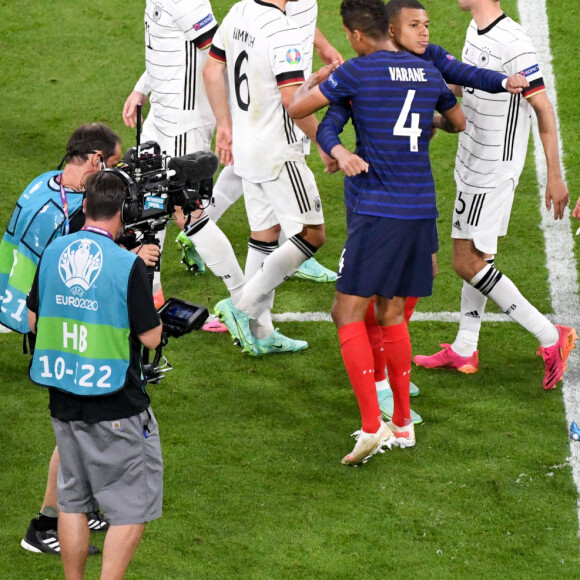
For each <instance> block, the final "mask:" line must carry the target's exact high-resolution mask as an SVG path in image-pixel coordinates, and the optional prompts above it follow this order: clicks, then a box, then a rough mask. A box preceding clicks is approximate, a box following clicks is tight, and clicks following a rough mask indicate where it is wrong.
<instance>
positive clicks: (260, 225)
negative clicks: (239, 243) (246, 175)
mask: <svg viewBox="0 0 580 580" xmlns="http://www.w3.org/2000/svg"><path fill="white" fill-rule="evenodd" d="M243 187H244V201H245V204H246V213H247V214H248V222H249V224H250V229H251V230H252V231H253V232H260V231H263V230H267V229H268V228H271V227H273V226H275V225H277V224H280V226H281V227H282V230H283V231H284V233H285V234H286V237H288V238H290V237H292V236H294V235H296V234H299V233H300V232H301V231H302V229H303V228H304V226H305V225H321V224H323V223H324V216H323V214H322V203H321V201H320V195H319V193H318V188H317V187H316V181H315V180H314V174H313V173H312V171H310V169H309V167H308V165H306V163H305V162H302V161H287V162H286V163H285V164H284V167H282V170H281V171H280V174H279V175H278V178H277V179H274V180H272V181H264V182H262V183H252V182H251V181H248V180H246V179H244V180H243Z"/></svg>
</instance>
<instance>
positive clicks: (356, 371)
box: [338, 322, 408, 433]
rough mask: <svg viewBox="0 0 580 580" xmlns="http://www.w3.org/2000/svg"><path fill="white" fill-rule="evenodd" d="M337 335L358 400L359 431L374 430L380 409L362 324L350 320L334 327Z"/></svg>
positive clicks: (370, 356) (376, 426)
mask: <svg viewBox="0 0 580 580" xmlns="http://www.w3.org/2000/svg"><path fill="white" fill-rule="evenodd" d="M338 337H339V339H340V350H341V353H342V360H343V361H344V366H345V367H346V372H347V373H348V378H349V379H350V383H351V385H352V389H353V391H354V394H355V396H356V399H357V401H358V406H359V409H360V414H361V418H362V430H363V431H364V432H365V433H376V432H377V431H378V430H379V428H380V426H381V423H380V416H381V411H380V409H379V401H378V399H377V391H376V389H375V374H374V372H373V367H374V363H373V351H372V349H371V345H370V342H369V337H368V335H367V331H366V328H365V323H364V322H353V323H351V324H347V325H345V326H342V327H341V328H339V329H338ZM407 389H408V387H407ZM407 395H408V392H407Z"/></svg>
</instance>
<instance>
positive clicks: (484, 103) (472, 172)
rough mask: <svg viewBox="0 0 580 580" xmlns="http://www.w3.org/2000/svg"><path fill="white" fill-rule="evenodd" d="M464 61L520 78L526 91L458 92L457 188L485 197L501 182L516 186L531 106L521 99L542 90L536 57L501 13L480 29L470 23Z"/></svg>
mask: <svg viewBox="0 0 580 580" xmlns="http://www.w3.org/2000/svg"><path fill="white" fill-rule="evenodd" d="M463 62H465V63H467V64H471V65H474V66H479V67H482V68H487V69H490V70H494V71H497V72H501V73H503V74H505V75H508V76H509V75H512V74H514V73H522V74H524V75H525V76H526V77H527V78H528V80H529V82H530V87H529V88H528V89H526V90H525V91H524V93H522V94H521V95H512V94H510V93H507V92H505V93H498V94H490V93H486V92H483V91H479V90H475V89H468V88H465V87H464V88H463V100H462V104H461V107H462V109H463V112H464V113H465V117H466V119H467V127H466V129H465V131H464V132H463V133H460V135H459V145H458V149H457V157H456V161H455V180H456V183H457V189H458V190H459V191H463V192H465V193H484V192H485V191H489V190H490V189H493V188H494V187H495V186H496V185H498V184H499V183H500V182H503V181H506V180H507V179H513V180H514V182H515V184H516V185H517V183H518V181H519V178H520V174H521V172H522V169H523V167H524V162H525V159H526V153H527V148H528V138H529V135H530V121H531V112H532V107H531V105H530V104H529V103H528V101H527V99H526V97H529V96H531V95H533V94H535V93H537V92H540V91H543V90H545V86H544V80H543V78H542V73H541V71H540V67H539V64H538V57H537V56H536V51H535V49H534V46H533V45H532V42H531V41H530V39H529V37H528V36H527V34H526V33H525V32H524V31H523V29H522V28H521V26H520V25H519V24H517V23H516V22H514V21H513V20H512V19H511V18H509V17H507V16H506V15H505V14H503V15H502V16H501V17H500V18H498V19H497V20H496V21H495V22H493V23H492V24H490V25H489V26H488V27H487V28H486V29H484V30H478V29H477V25H476V24H475V22H474V21H473V20H472V21H471V23H470V24H469V28H468V30H467V35H466V38H465V46H464V47H463Z"/></svg>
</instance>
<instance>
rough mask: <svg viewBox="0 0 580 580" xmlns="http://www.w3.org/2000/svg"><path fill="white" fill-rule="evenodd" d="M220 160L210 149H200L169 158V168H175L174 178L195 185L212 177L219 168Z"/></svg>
mask: <svg viewBox="0 0 580 580" xmlns="http://www.w3.org/2000/svg"><path fill="white" fill-rule="evenodd" d="M218 165H219V161H218V158H217V156H216V155H214V154H213V153H211V152H209V151H198V152H197V153H190V154H189V155H183V156H181V157H173V158H171V159H170V160H169V163H168V165H167V167H168V169H170V170H173V171H174V172H175V173H174V179H175V180H176V181H181V182H183V183H185V184H186V185H194V184H196V183H198V182H200V181H204V180H206V179H210V178H212V177H213V176H214V174H215V172H216V171H217V169H218Z"/></svg>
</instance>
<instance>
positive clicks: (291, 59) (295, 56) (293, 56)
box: [286, 48, 302, 64]
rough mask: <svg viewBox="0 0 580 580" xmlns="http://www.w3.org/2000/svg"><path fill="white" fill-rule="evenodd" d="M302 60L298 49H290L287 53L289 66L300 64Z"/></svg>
mask: <svg viewBox="0 0 580 580" xmlns="http://www.w3.org/2000/svg"><path fill="white" fill-rule="evenodd" d="M301 60H302V55H301V54H300V51H299V50H298V49H297V48H290V49H288V52H287V53H286V62H287V63H288V64H298V63H299V62H300V61H301Z"/></svg>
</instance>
